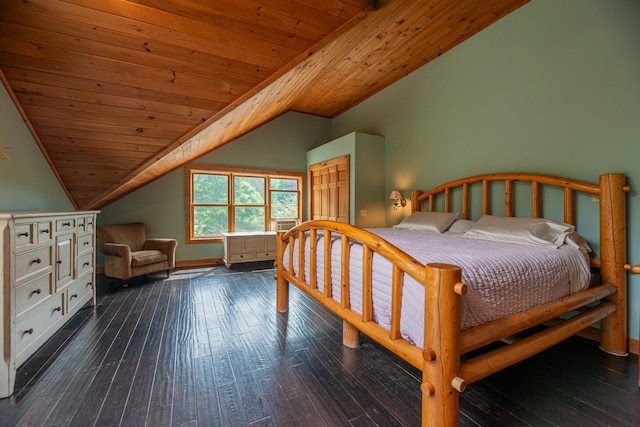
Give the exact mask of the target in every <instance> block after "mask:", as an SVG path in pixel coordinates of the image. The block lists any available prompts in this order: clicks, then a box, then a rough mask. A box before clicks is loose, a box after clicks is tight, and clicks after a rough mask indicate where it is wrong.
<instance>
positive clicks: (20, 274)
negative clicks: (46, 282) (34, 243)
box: [15, 246, 51, 284]
mask: <svg viewBox="0 0 640 427" xmlns="http://www.w3.org/2000/svg"><path fill="white" fill-rule="evenodd" d="M15 266H16V270H15V272H16V284H21V283H22V282H25V281H27V280H29V278H31V277H34V276H36V275H38V274H43V273H44V272H46V271H47V270H50V269H51V246H45V247H43V248H39V249H35V250H33V251H28V252H22V253H20V254H17V255H16V265H15Z"/></svg>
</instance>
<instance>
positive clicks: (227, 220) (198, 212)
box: [186, 167, 302, 241]
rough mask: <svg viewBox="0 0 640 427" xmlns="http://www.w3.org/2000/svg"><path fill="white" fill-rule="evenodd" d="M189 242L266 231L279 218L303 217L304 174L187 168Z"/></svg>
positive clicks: (297, 218) (298, 218)
mask: <svg viewBox="0 0 640 427" xmlns="http://www.w3.org/2000/svg"><path fill="white" fill-rule="evenodd" d="M186 169H187V179H188V183H189V200H188V218H187V226H188V237H189V238H188V241H206V240H216V239H219V238H220V237H221V236H222V233H224V232H227V231H265V230H269V229H270V227H271V224H272V223H273V221H276V220H278V219H296V220H300V219H301V217H302V208H301V204H300V203H301V200H302V197H301V191H302V174H291V175H288V174H273V173H262V172H260V171H255V172H253V171H246V170H242V171H237V172H236V171H235V170H232V169H214V168H208V167H200V168H198V167H187V168H186Z"/></svg>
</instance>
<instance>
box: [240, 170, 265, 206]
mask: <svg viewBox="0 0 640 427" xmlns="http://www.w3.org/2000/svg"><path fill="white" fill-rule="evenodd" d="M233 196H234V198H235V200H234V201H235V204H236V205H264V178H260V177H249V176H236V177H234V178H233Z"/></svg>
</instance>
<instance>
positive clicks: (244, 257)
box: [225, 252, 256, 264]
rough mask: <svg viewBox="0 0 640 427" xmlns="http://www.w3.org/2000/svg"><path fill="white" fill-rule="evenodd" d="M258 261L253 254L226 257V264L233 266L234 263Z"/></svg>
mask: <svg viewBox="0 0 640 427" xmlns="http://www.w3.org/2000/svg"><path fill="white" fill-rule="evenodd" d="M254 259H256V255H255V253H253V252H247V253H244V254H230V255H229V256H227V257H226V260H225V262H227V263H229V264H231V263H234V262H242V261H252V260H254Z"/></svg>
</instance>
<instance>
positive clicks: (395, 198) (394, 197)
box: [389, 190, 407, 211]
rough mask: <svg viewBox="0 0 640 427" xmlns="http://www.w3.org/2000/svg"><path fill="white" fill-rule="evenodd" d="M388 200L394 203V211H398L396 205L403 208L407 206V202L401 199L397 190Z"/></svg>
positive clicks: (400, 194)
mask: <svg viewBox="0 0 640 427" xmlns="http://www.w3.org/2000/svg"><path fill="white" fill-rule="evenodd" d="M389 198H390V199H391V200H393V201H394V202H393V210H394V211H395V210H398V205H400V206H402V207H403V208H404V207H405V206H407V201H406V200H405V199H404V198H403V197H402V193H400V192H399V191H398V190H393V191H392V192H391V194H390V195H389Z"/></svg>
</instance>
